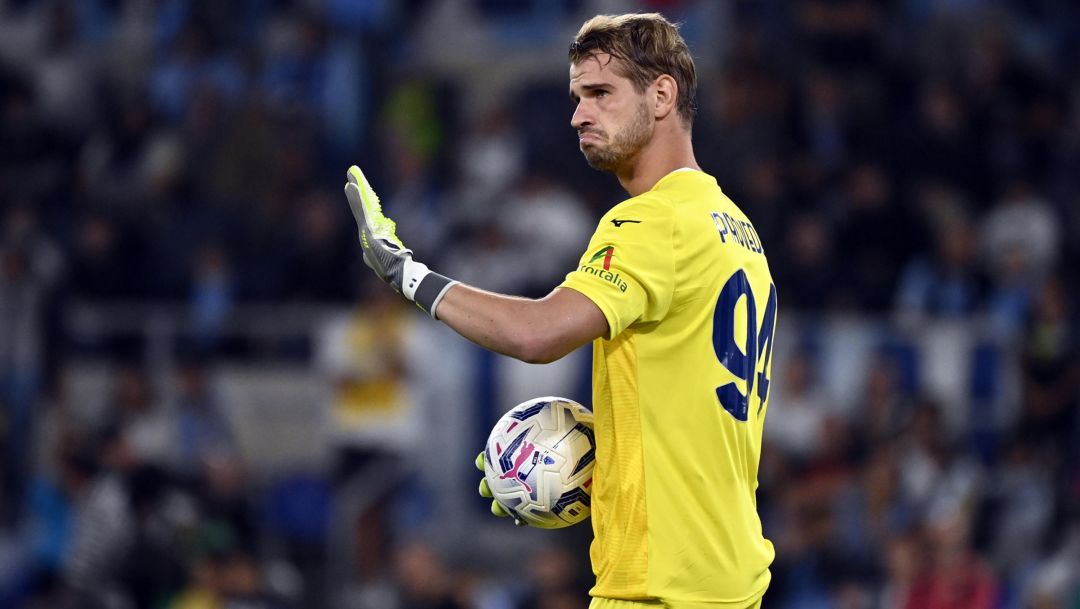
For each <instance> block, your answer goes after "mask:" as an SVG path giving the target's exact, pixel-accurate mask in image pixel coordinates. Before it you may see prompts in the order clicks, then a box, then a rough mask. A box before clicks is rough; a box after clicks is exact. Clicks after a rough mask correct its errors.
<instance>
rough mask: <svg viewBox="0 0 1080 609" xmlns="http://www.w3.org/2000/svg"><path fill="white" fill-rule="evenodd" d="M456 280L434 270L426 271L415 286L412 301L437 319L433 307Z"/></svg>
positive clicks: (435, 306)
mask: <svg viewBox="0 0 1080 609" xmlns="http://www.w3.org/2000/svg"><path fill="white" fill-rule="evenodd" d="M455 283H458V282H457V281H454V280H453V279H450V278H449V277H445V276H443V275H440V274H438V273H435V272H430V271H429V272H428V274H427V275H426V276H424V278H423V279H422V280H421V281H420V285H419V286H417V287H416V298H415V300H414V302H416V305H417V306H419V307H420V308H421V309H423V310H424V311H426V312H427V313H428V314H429V315H431V317H432V319H438V316H437V315H436V314H435V309H436V308H437V307H438V306H439V303H440V302H442V299H443V297H444V296H446V292H447V290H449V289H450V287H451V286H453V285H454V284H455Z"/></svg>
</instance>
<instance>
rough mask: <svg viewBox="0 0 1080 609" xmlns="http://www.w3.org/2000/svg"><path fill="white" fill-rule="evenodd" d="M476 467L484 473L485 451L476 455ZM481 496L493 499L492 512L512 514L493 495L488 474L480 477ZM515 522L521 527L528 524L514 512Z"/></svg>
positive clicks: (502, 516) (500, 514) (502, 514)
mask: <svg viewBox="0 0 1080 609" xmlns="http://www.w3.org/2000/svg"><path fill="white" fill-rule="evenodd" d="M476 469H478V470H480V472H481V473H483V471H484V453H483V451H481V452H480V454H479V455H476ZM480 496H481V497H485V498H487V499H491V513H492V514H495V515H496V516H498V517H499V518H506V517H507V516H509V515H510V511H509V510H507V509H506V508H505V507H503V504H501V503H499V502H498V501H497V500H496V499H494V497H493V496H492V494H491V487H489V486H488V481H487V477H486V476H485V477H483V478H481V479H480ZM514 524H515V525H517V526H519V527H523V526H526V523H525V521H524V520H522V519H520V518H518V516H517V514H514Z"/></svg>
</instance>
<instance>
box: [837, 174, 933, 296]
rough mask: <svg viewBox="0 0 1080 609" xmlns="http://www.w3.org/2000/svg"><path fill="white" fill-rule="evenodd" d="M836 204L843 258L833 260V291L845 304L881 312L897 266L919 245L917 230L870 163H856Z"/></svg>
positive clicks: (840, 247)
mask: <svg viewBox="0 0 1080 609" xmlns="http://www.w3.org/2000/svg"><path fill="white" fill-rule="evenodd" d="M841 205H842V208H841V209H840V210H839V213H840V218H839V224H838V226H837V228H836V240H837V246H838V248H839V250H840V251H842V252H844V253H845V258H844V259H843V260H842V261H838V262H839V264H840V268H839V269H838V271H839V273H840V277H841V281H840V282H839V285H837V286H836V288H837V289H838V290H840V291H841V292H842V293H843V296H842V298H843V299H844V301H846V304H848V305H849V306H851V305H854V306H856V307H857V308H858V309H860V310H865V311H874V312H878V311H885V310H887V309H888V307H889V303H890V301H891V299H892V296H893V286H894V285H895V284H896V279H897V275H898V274H899V270H900V265H901V264H902V263H903V261H904V260H905V258H906V257H907V255H908V252H911V251H914V250H915V248H916V247H918V246H919V245H920V237H919V235H921V234H922V233H923V230H921V228H920V227H919V226H918V223H917V222H916V221H914V220H913V219H912V218H909V217H907V215H906V214H905V213H903V210H902V208H901V207H900V206H899V205H898V204H897V201H896V198H895V197H894V195H893V185H892V184H891V183H890V179H889V177H888V175H886V173H885V171H884V170H883V168H882V167H881V166H880V165H877V164H875V163H870V162H864V163H860V164H858V165H856V166H855V167H854V168H853V169H852V170H851V172H850V173H849V174H848V175H847V176H846V183H845V187H844V193H843V195H842V196H841ZM898 227H902V229H900V230H898Z"/></svg>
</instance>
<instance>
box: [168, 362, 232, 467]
mask: <svg viewBox="0 0 1080 609" xmlns="http://www.w3.org/2000/svg"><path fill="white" fill-rule="evenodd" d="M177 381H178V388H177V398H176V421H175V431H176V433H177V435H178V436H179V437H178V441H177V449H178V450H177V459H176V471H177V472H179V473H181V474H183V475H186V476H201V475H203V473H204V472H205V471H206V470H207V469H209V468H210V467H212V464H214V463H216V462H220V461H223V460H224V461H228V460H233V459H236V458H237V457H238V455H239V448H238V446H237V445H236V438H235V435H234V433H233V430H232V425H231V423H230V422H229V419H228V417H227V416H226V415H225V412H224V411H223V410H222V405H221V402H220V400H219V398H218V395H217V394H216V393H215V392H214V389H213V387H212V385H211V381H210V379H209V378H207V370H206V369H205V367H204V366H203V364H202V362H200V361H198V360H196V359H194V358H192V359H189V360H188V361H185V362H183V363H182V364H181V365H180V368H179V370H178V374H177Z"/></svg>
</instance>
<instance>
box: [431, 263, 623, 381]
mask: <svg viewBox="0 0 1080 609" xmlns="http://www.w3.org/2000/svg"><path fill="white" fill-rule="evenodd" d="M557 295H558V296H557ZM577 298H584V297H583V296H581V295H579V294H576V293H574V294H559V291H558V290H557V291H555V292H552V293H551V294H549V295H548V296H546V297H544V298H542V299H539V300H533V299H530V298H519V297H516V296H505V295H502V294H495V293H492V292H486V291H484V290H480V289H477V288H474V287H472V286H468V285H464V284H460V283H459V284H455V285H453V286H452V287H451V288H450V289H449V290H448V291H447V292H446V295H445V296H444V297H443V299H442V301H441V302H440V303H439V307H438V311H437V317H438V318H439V320H440V321H442V322H443V323H445V324H446V325H448V326H450V327H451V328H452V329H453V330H454V331H455V332H457V333H458V334H460V335H462V336H464V337H465V338H467V339H469V340H471V341H472V342H474V343H476V344H478V345H480V346H481V347H484V348H485V349H489V350H491V351H495V352H496V353H501V354H503V355H507V356H510V357H513V358H516V359H519V360H522V361H525V362H529V363H548V362H552V361H555V360H557V359H559V358H561V357H563V356H565V355H566V354H568V353H570V352H571V351H573V350H574V349H577V348H578V347H580V346H582V345H584V344H585V343H587V342H589V341H591V340H592V339H594V338H596V337H597V336H599V335H600V333H601V332H598V330H600V329H601V328H606V320H604V319H603V315H602V314H601V313H600V312H599V309H597V310H596V311H595V316H596V317H597V318H599V321H597V319H592V320H591V322H592V323H591V325H590V324H588V323H586V324H583V323H582V319H580V315H581V313H580V309H577V310H575V309H574V308H573V307H569V306H566V301H567V300H573V299H577ZM598 323H602V326H600V325H598Z"/></svg>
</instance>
